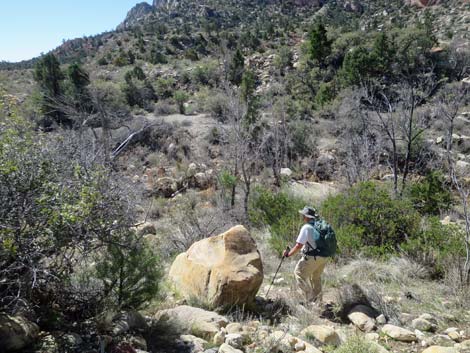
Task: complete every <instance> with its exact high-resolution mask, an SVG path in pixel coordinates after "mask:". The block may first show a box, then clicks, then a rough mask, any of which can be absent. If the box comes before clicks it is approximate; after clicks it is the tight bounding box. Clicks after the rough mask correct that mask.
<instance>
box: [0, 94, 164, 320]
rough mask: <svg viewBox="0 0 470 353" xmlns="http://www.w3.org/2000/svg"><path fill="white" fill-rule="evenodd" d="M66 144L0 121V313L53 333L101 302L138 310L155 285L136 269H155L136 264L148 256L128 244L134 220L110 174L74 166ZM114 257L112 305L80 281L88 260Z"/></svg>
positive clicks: (71, 146) (14, 121)
mask: <svg viewBox="0 0 470 353" xmlns="http://www.w3.org/2000/svg"><path fill="white" fill-rule="evenodd" d="M0 101H1V100H0ZM0 108H1V107H0ZM3 110H4V109H0V114H3ZM67 136H68V135H64V136H61V137H59V138H57V139H56V138H54V137H53V136H51V135H48V136H47V137H46V136H43V135H42V134H41V133H38V132H33V130H32V128H31V126H29V124H28V123H27V122H26V121H25V120H24V119H22V118H19V117H17V116H16V115H15V114H14V113H9V114H8V116H5V115H0V185H1V187H0V202H1V204H2V207H1V208H0V218H1V219H2V226H1V227H0V272H1V273H2V281H1V282H0V310H2V311H7V312H15V311H17V310H18V309H19V308H20V307H21V308H23V309H27V310H31V312H33V313H34V315H36V316H37V317H39V319H40V320H46V321H47V323H46V324H47V325H53V326H54V327H55V328H57V327H58V326H63V325H66V324H67V323H68V322H70V323H71V322H75V321H76V320H78V319H87V318H90V317H92V316H95V315H96V314H97V313H99V312H101V311H103V310H104V309H105V306H104V304H106V303H109V302H111V303H113V304H114V305H117V306H121V305H124V304H125V305H132V306H138V304H139V303H141V302H142V301H143V300H147V299H148V298H149V297H150V296H151V295H154V294H155V291H156V287H155V282H157V281H158V278H159V275H158V272H153V269H148V268H146V267H141V265H143V266H147V265H150V264H151V265H154V264H155V261H154V260H153V259H150V257H149V256H150V255H149V256H148V257H145V256H143V257H142V258H141V257H140V254H144V255H145V254H149V253H148V252H147V250H145V248H143V245H142V243H139V242H138V241H137V240H136V239H135V237H132V236H129V234H130V232H129V229H130V226H131V225H132V224H133V218H134V215H133V214H132V213H131V212H130V209H131V208H130V207H129V204H128V203H127V201H126V198H125V197H124V195H122V193H121V190H120V188H119V187H118V186H117V184H116V183H115V181H114V177H113V173H112V171H110V170H107V169H106V168H105V167H103V166H102V164H101V163H100V164H98V162H95V163H96V164H94V163H90V162H89V161H90V160H89V159H88V158H87V157H85V158H83V159H82V158H81V157H82V156H83V154H84V153H85V152H84V151H77V150H76V149H77V147H76V146H78V145H79V144H78V143H77V141H74V140H73V139H72V137H67ZM82 142H83V141H82ZM85 145H87V144H85ZM95 158H98V159H99V156H95ZM116 244H119V245H120V246H122V248H120V249H117V248H116V247H115V246H116ZM119 252H121V253H122V256H123V258H124V259H123V258H121V260H122V261H121V262H119V263H117V264H113V265H112V266H114V268H117V267H119V268H121V269H122V271H121V272H120V273H116V275H119V281H118V282H117V283H118V284H121V285H122V288H121V289H119V295H118V296H117V297H118V298H120V299H119V300H117V301H116V302H115V301H114V300H112V299H111V300H110V298H109V296H110V295H111V292H112V293H114V287H113V290H111V291H109V292H108V288H109V287H106V285H107V283H108V282H106V283H102V284H101V285H100V284H97V283H96V281H93V280H92V279H91V278H90V276H86V275H85V274H86V273H90V272H91V271H90V267H91V266H90V264H91V263H92V262H93V261H94V260H95V259H96V257H101V256H103V257H104V258H108V259H116V260H117V259H119V258H118V257H117V254H118V253H119ZM138 254H139V256H138ZM146 256H147V255H146ZM138 259H139V260H140V261H141V262H138V261H137V260H138ZM126 266H127V267H126ZM147 271H148V272H147ZM144 276H145V277H144ZM77 278H85V280H81V281H77ZM112 278H113V277H112ZM112 278H111V280H112ZM146 278H148V279H149V280H150V279H151V286H149V284H148V283H147V281H146ZM104 284H106V285H104ZM124 290H127V292H125V291H124ZM52 319H53V320H54V321H53V322H50V321H49V320H52Z"/></svg>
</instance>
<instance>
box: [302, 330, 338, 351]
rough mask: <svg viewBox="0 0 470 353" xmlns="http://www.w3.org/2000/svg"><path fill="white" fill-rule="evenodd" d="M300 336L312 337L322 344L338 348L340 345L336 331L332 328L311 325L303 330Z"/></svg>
mask: <svg viewBox="0 0 470 353" xmlns="http://www.w3.org/2000/svg"><path fill="white" fill-rule="evenodd" d="M300 334H301V336H304V337H309V336H310V337H314V338H315V339H316V340H318V341H320V342H321V343H323V344H331V345H333V346H338V345H339V344H340V343H341V340H340V338H339V336H338V334H337V333H336V331H335V330H334V329H333V328H331V327H329V326H325V325H311V326H309V327H307V328H305V329H303V330H302V332H301V333H300Z"/></svg>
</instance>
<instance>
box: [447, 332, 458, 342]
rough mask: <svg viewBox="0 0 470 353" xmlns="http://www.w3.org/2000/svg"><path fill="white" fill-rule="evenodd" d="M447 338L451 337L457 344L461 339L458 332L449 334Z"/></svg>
mask: <svg viewBox="0 0 470 353" xmlns="http://www.w3.org/2000/svg"><path fill="white" fill-rule="evenodd" d="M447 336H449V337H450V338H451V339H452V340H454V341H455V342H458V341H460V339H461V337H460V334H459V333H458V332H457V331H452V332H449V333H448V334H447Z"/></svg>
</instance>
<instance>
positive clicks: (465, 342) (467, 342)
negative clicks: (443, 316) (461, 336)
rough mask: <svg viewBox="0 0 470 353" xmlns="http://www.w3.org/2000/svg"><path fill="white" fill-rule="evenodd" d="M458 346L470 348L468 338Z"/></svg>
mask: <svg viewBox="0 0 470 353" xmlns="http://www.w3.org/2000/svg"><path fill="white" fill-rule="evenodd" d="M460 348H463V349H470V340H466V341H463V342H461V343H460Z"/></svg>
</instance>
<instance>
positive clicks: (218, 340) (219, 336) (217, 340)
mask: <svg viewBox="0 0 470 353" xmlns="http://www.w3.org/2000/svg"><path fill="white" fill-rule="evenodd" d="M225 336H226V334H225V332H224V331H219V332H217V333H216V334H215V336H214V339H213V342H214V344H215V345H216V346H220V345H221V344H222V343H224V342H225Z"/></svg>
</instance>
